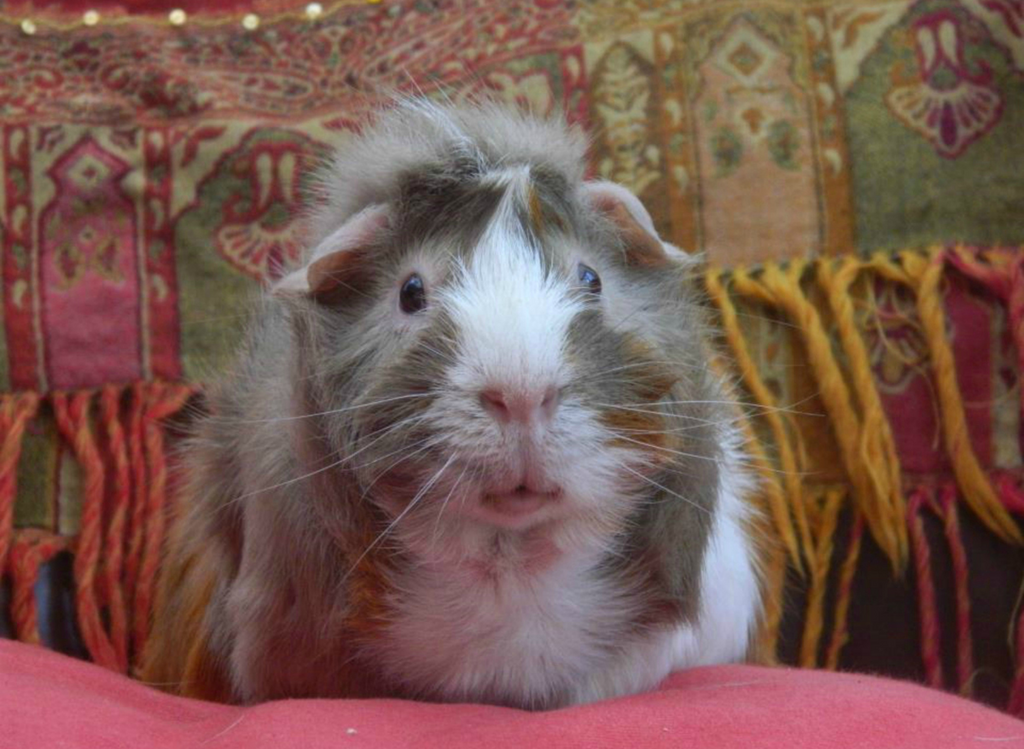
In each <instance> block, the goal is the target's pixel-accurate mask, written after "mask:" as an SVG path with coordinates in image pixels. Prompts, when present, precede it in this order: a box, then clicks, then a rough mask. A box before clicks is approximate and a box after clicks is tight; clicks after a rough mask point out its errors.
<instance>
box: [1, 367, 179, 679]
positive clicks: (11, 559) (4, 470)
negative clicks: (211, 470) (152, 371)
mask: <svg viewBox="0 0 1024 749" xmlns="http://www.w3.org/2000/svg"><path fill="white" fill-rule="evenodd" d="M193 392H194V388H193V387H190V386H186V385H180V384H169V383H162V382H149V383H138V384H135V385H130V386H127V387H120V386H113V385H111V386H107V387H105V388H103V389H101V390H99V391H80V392H76V393H53V394H51V395H49V396H46V397H45V398H41V397H40V396H37V395H34V394H31V393H17V394H10V395H5V396H0V561H2V562H3V564H2V566H0V569H2V570H4V571H6V572H8V573H9V574H10V578H11V584H12V600H11V619H12V621H13V623H14V628H15V633H16V634H17V636H18V637H19V639H23V640H25V641H27V642H39V631H38V624H37V613H36V601H35V591H34V586H35V584H36V581H37V580H38V577H39V568H40V565H42V564H45V563H46V562H47V561H49V560H50V559H52V558H53V556H54V555H56V554H57V553H58V552H60V551H62V550H65V549H67V550H70V551H73V552H74V577H75V609H76V615H77V618H78V627H79V631H80V633H81V636H82V640H83V642H84V644H85V646H86V649H87V650H88V652H89V655H90V657H91V658H92V659H93V660H94V661H95V662H96V663H98V664H100V665H102V666H104V667H106V668H109V669H111V670H114V671H119V672H122V673H124V672H127V671H128V670H129V665H130V663H131V662H132V661H133V660H134V659H137V658H138V657H139V656H140V654H141V652H142V646H143V645H144V643H145V635H146V632H147V631H148V623H149V616H150V608H151V602H152V598H153V590H152V589H153V583H154V578H155V576H156V569H157V566H158V562H159V558H160V550H161V546H162V544H163V537H164V530H165V527H164V526H165V517H166V506H167V501H168V498H167V456H166V445H165V442H166V441H165V438H164V426H163V422H164V421H165V420H166V419H167V418H168V417H170V416H172V415H173V414H175V413H177V412H178V411H179V410H181V408H182V407H183V406H184V405H185V402H186V401H187V400H188V398H189V397H190V396H191V394H192V393H193ZM44 401H45V402H49V404H50V405H51V406H52V408H53V418H54V421H55V422H56V424H57V429H58V433H59V434H60V436H61V438H62V439H63V440H65V441H66V442H67V443H68V444H69V445H70V447H71V451H72V453H73V455H74V457H75V459H76V461H77V462H78V464H79V465H80V466H81V469H82V477H83V486H82V499H81V501H82V512H81V520H80V527H79V532H78V535H77V536H76V537H75V538H74V539H70V538H65V537H62V536H59V535H56V534H55V533H53V532H52V530H44V529H21V530H16V531H15V530H14V529H13V510H14V501H15V498H16V496H17V490H16V473H17V464H18V460H19V458H20V453H21V447H22V443H23V441H24V432H25V428H26V424H27V422H28V420H29V419H30V418H32V417H33V416H35V415H36V413H37V412H38V411H39V408H40V404H41V403H43V402H44Z"/></svg>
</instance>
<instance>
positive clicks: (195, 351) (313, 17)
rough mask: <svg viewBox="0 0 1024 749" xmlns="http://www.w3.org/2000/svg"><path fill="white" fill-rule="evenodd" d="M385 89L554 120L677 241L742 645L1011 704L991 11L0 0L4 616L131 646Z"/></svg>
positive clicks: (682, 2) (24, 631)
mask: <svg viewBox="0 0 1024 749" xmlns="http://www.w3.org/2000/svg"><path fill="white" fill-rule="evenodd" d="M396 94H398V95H401V94H422V95H426V96H430V97H438V98H451V99H454V100H456V101H459V100H465V99H469V98H473V97H477V96H480V95H483V94H486V95H491V96H497V97H499V98H502V99H505V100H508V101H515V102H518V103H520V104H522V105H524V106H529V107H532V108H533V109H534V110H536V111H538V112H542V113H548V112H552V111H555V110H561V111H563V112H565V114H566V116H567V117H568V118H569V119H570V120H571V121H572V122H574V123H577V124H578V125H579V126H581V127H582V128H584V129H585V130H586V131H587V133H588V134H589V136H590V139H591V142H592V148H591V153H590V159H591V160H590V165H589V172H590V174H591V175H592V176H594V177H601V178H605V179H610V180H614V181H616V182H620V183H621V184H623V185H626V186H627V187H629V188H631V189H632V190H633V191H634V192H635V193H636V194H637V195H638V196H640V198H641V199H642V200H643V202H644V203H645V205H646V206H647V207H648V208H649V210H650V211H651V213H652V215H653V217H654V219H655V223H656V225H657V227H658V229H659V231H660V232H661V233H662V236H664V237H665V238H666V239H668V240H670V241H672V242H674V243H676V244H677V245H679V246H681V247H683V248H685V249H686V250H688V251H692V252H699V253H703V255H704V257H705V258H706V261H707V271H706V273H705V274H704V278H703V283H704V288H705V291H706V294H707V301H708V305H709V306H710V307H711V308H712V309H713V310H714V311H715V313H716V315H717V316H718V317H719V319H720V321H721V322H722V331H723V337H722V341H721V344H722V349H723V352H724V357H723V366H725V367H727V368H729V369H730V370H731V371H732V373H733V374H734V375H735V376H736V378H737V381H738V382H739V383H740V385H741V388H742V391H743V396H744V398H745V400H746V401H747V402H748V404H749V408H748V417H749V430H750V432H751V434H752V435H756V436H757V437H758V438H759V440H758V442H759V444H761V445H762V446H763V447H762V449H761V452H762V453H763V454H762V455H759V456H757V457H758V464H759V466H760V471H761V473H762V476H763V478H764V487H765V489H764V492H763V496H762V497H761V500H760V501H761V502H762V503H763V510H764V513H763V514H764V516H765V518H766V527H765V533H766V535H768V536H770V537H771V538H773V539H775V540H776V541H777V543H776V545H775V547H773V548H775V549H776V551H775V553H774V555H773V557H772V560H771V563H770V565H769V575H768V577H769V580H768V581H767V582H766V584H767V585H768V586H769V588H770V590H771V595H770V596H769V606H768V610H767V611H766V616H765V623H764V626H763V627H762V631H761V632H760V634H759V644H760V646H761V647H760V654H761V657H762V658H763V659H767V660H771V659H778V660H781V661H783V662H787V663H796V664H800V665H803V666H807V667H828V668H848V669H858V670H870V671H875V672H881V673H889V674H893V675H897V676H904V677H907V678H913V679H917V680H920V681H924V682H926V683H929V684H931V685H933V686H936V687H940V688H947V689H954V690H957V691H959V692H961V693H963V694H965V695H969V696H974V697H976V698H978V699H982V700H985V701H988V702H991V703H994V704H997V705H999V706H1001V707H1008V708H1009V709H1011V710H1012V711H1014V712H1016V713H1017V714H1019V715H1024V618H1022V617H1021V615H1020V611H1019V608H1020V606H1019V604H1020V598H1021V596H1020V593H1021V590H1022V587H1021V585H1022V581H1024V555H1022V553H1021V548H1020V544H1021V541H1022V532H1021V526H1020V516H1021V513H1022V512H1024V488H1022V485H1024V472H1022V469H1021V463H1022V452H1021V451H1022V436H1024V434H1022V421H1021V414H1022V406H1021V404H1022V402H1024V401H1022V393H1021V387H1020V380H1019V376H1020V372H1021V371H1022V367H1021V361H1022V357H1024V353H1022V352H1024V259H1022V254H1024V253H1022V252H1021V249H1020V248H1021V246H1022V245H1024V6H1022V5H1021V3H1020V2H1018V1H1017V0H849V1H848V2H840V1H834V0H833V1H831V2H830V1H827V0H820V1H815V0H744V1H742V2H733V1H731V0H730V1H728V2H719V1H717V0H668V1H666V2H655V0H625V1H620V0H576V1H575V2H569V1H564V0H514V1H511V2H501V3H498V2H488V1H486V0H461V1H460V2H455V1H454V0H417V1H413V0H383V1H382V2H376V3H362V2H323V3H317V2H313V3H302V2H299V3H288V2H282V1H281V0H263V1H260V2H243V1H242V0H239V1H238V2H229V3H222V4H218V6H217V8H216V9H212V8H209V7H207V4H205V3H202V2H183V3H177V4H174V5H169V4H167V3H161V2H157V1H156V0H146V2H139V3H130V2H129V3H121V4H117V3H114V2H97V3H83V2H81V0H67V2H65V3H62V4H59V5H56V6H52V7H51V6H48V7H41V6H40V4H39V3H35V4H33V3H32V2H24V1H22V0H18V1H16V2H10V1H8V2H6V3H4V2H2V1H0V248H2V255H0V257H2V283H0V289H2V292H0V297H2V298H0V310H2V320H3V324H2V326H0V390H2V391H3V392H4V393H5V395H3V397H2V398H0V571H3V573H4V582H3V584H2V585H0V610H4V611H6V612H7V613H6V614H5V615H2V616H0V632H3V631H6V632H7V633H8V634H9V635H11V636H17V637H19V638H20V639H24V640H28V641H37V642H38V641H41V642H44V643H45V644H48V645H51V646H53V647H59V648H61V649H64V650H66V651H68V652H76V653H79V654H81V655H83V656H86V657H90V658H92V659H93V660H96V661H97V662H100V663H102V664H104V665H107V666H109V667H111V668H114V669H117V670H121V671H129V672H130V671H131V670H132V668H133V667H134V664H136V663H137V662H138V658H139V654H140V653H141V651H142V648H143V647H144V644H145V638H146V633H147V631H148V626H149V621H148V617H149V615H150V606H151V603H152V587H153V582H154V580H155V578H156V575H157V574H158V568H159V558H160V547H161V543H162V542H163V538H164V532H165V530H166V525H167V521H168V511H169V509H170V508H171V507H172V506H173V501H174V483H175V473H174V466H173V462H174V461H173V450H172V447H173V443H174V441H175V440H176V439H177V437H178V436H180V434H181V433H182V430H183V429H184V428H185V427H186V425H187V421H188V418H189V414H190V413H191V412H192V411H193V410H194V409H197V408H201V407H202V386H203V383H204V382H206V381H208V380H209V379H210V378H211V377H214V376H215V375H216V374H217V372H219V371H221V370H222V369H223V368H224V367H225V366H227V365H228V363H229V361H230V354H231V351H232V348H233V346H234V344H235V342H236V341H237V340H238V336H239V331H240V330H241V326H242V325H243V323H244V320H245V317H246V311H247V309H249V307H250V306H251V304H252V302H253V300H254V299H255V298H256V295H257V294H258V292H259V289H260V288H261V286H262V285H264V284H266V283H267V282H268V281H270V280H272V279H274V278H276V277H277V276H278V275H279V274H280V273H281V272H282V269H283V268H285V267H286V266H288V264H290V263H291V262H293V261H294V260H295V259H296V258H298V257H299V254H300V253H301V251H302V248H303V246H304V237H303V234H302V219H301V216H302V209H303V207H304V206H305V205H306V204H307V201H308V200H309V196H308V185H309V179H310V176H311V174H312V173H313V172H314V171H315V169H316V168H317V166H318V165H319V164H320V163H322V161H323V159H324V158H325V156H326V155H327V154H329V153H330V150H331V149H332V148H333V147H335V146H337V145H338V144H341V143H344V142H345V141H346V139H348V138H350V137H351V136H352V134H353V133H354V132H356V131H357V130H358V129H359V127H360V126H361V124H362V123H363V122H365V120H366V118H367V117H369V116H371V115H372V113H373V111H374V110H375V109H376V108H377V107H379V106H383V105H387V103H388V102H389V101H391V100H392V97H393V96H394V95H396Z"/></svg>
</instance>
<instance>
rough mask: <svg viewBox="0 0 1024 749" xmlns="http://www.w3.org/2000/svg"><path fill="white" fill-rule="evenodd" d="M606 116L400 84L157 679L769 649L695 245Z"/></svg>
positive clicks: (343, 154) (618, 679)
mask: <svg viewBox="0 0 1024 749" xmlns="http://www.w3.org/2000/svg"><path fill="white" fill-rule="evenodd" d="M585 156H586V141H585V138H584V136H583V135H582V134H581V133H580V132H579V131H578V130H577V129H574V128H571V127H569V126H567V125H566V124H565V123H564V122H563V121H562V120H560V119H557V118H539V117H535V116H531V115H528V114H526V113H523V112H520V111H519V110H516V109H511V108H505V107H503V106H501V105H498V104H494V103H484V104H475V105H465V106H456V105H450V104H443V105H442V104H435V103H431V102H429V101H427V100H424V99H413V100H406V101H402V102H399V103H398V104H397V105H394V106H392V107H390V108H389V109H386V110H385V111H382V112H381V113H380V115H379V116H378V118H377V121H376V123H375V124H373V125H371V126H369V127H367V129H366V130H364V131H363V132H361V133H360V134H358V135H355V136H353V138H352V139H351V141H350V142H348V143H347V144H346V145H345V146H344V148H342V149H341V150H340V152H339V153H337V155H336V157H335V159H334V161H333V163H332V165H331V166H330V168H329V169H328V170H327V171H326V173H325V176H324V177H323V178H322V180H321V182H320V189H319V193H320V197H321V200H320V201H319V203H318V206H319V207H317V208H316V209H314V210H313V211H312V212H311V214H310V216H309V219H308V223H309V227H310V228H309V235H310V237H311V241H310V249H309V252H308V254H307V256H306V257H305V258H304V262H303V263H302V265H301V267H298V268H296V269H294V270H291V271H290V272H288V273H287V274H285V275H283V277H281V278H280V280H278V281H277V282H276V283H274V284H273V285H272V286H271V287H270V288H269V289H268V290H267V293H266V294H265V295H264V298H263V300H262V302H261V303H260V305H259V308H258V310H257V311H256V312H255V314H254V319H253V320H252V323H251V325H250V327H249V329H248V333H247V335H246V338H245V340H244V343H243V345H242V346H241V349H240V353H239V355H238V359H237V364H236V366H234V368H233V369H231V370H230V372H229V373H228V374H226V375H225V376H224V377H223V378H222V379H220V381H218V382H216V383H212V384H211V385H210V388H209V392H208V398H207V400H208V409H207V410H206V411H207V413H206V415H205V416H203V417H202V418H200V419H199V420H198V423H197V425H196V434H195V435H194V438H193V439H191V441H190V442H189V444H188V447H187V449H186V452H185V455H184V459H183V460H184V475H185V477H186V480H185V482H184V486H183V488H182V490H181V496H180V497H179V499H178V505H177V507H178V511H179V516H178V517H177V519H176V520H175V524H174V527H173V531H172V534H171V537H170V539H169V541H168V548H167V552H166V556H165V559H164V563H163V571H162V573H161V582H160V589H159V591H158V602H157V612H156V615H155V620H154V628H153V632H152V633H151V635H150V639H149V643H148V647H147V652H146V656H145V668H144V673H143V677H144V678H145V679H147V680H149V681H151V682H154V683H159V684H164V685H170V686H171V687H172V688H173V689H175V690H176V691H178V692H180V693H183V694H187V695H192V696H198V697H206V698H211V699H220V700H225V701H233V702H241V703H252V702H258V701H262V700H269V699H275V698H285V697H373V696H389V697H400V698H411V699H422V700H430V701H458V702H480V703H492V704H497V705H506V706H514V707H519V708H526V709H548V708H555V707H561V706H567V705H572V704H578V703H584V702H588V701H595V700H600V699H605V698H610V697H614V696H619V695H626V694H631V693H636V692H640V691H643V690H648V689H651V688H653V687H655V686H656V685H657V684H658V683H659V682H660V681H661V680H662V679H663V678H664V677H665V676H667V675H668V674H669V673H670V672H671V671H673V670H676V669H682V668H686V667H690V666H696V665H702V664H714V663H721V662H728V661H736V660H740V659H743V658H744V657H745V654H746V652H747V649H748V643H749V640H750V638H751V632H752V629H753V626H754V624H755V622H756V620H757V618H758V616H759V610H760V606H759V585H758V579H757V575H756V559H755V552H754V549H755V544H754V541H753V536H752V533H751V521H750V519H751V512H752V510H751V495H752V492H753V491H754V489H755V485H754V481H753V479H752V477H751V476H750V474H749V473H748V471H747V470H746V466H747V462H748V461H747V460H746V458H745V455H744V444H743V439H742V438H741V435H740V433H739V431H738V429H737V426H736V422H737V418H736V414H737V409H736V405H735V402H734V401H733V400H732V397H731V396H730V394H729V392H728V389H727V388H726V386H725V385H724V384H723V382H722V379H721V376H720V375H716V373H715V370H714V368H713V367H712V366H711V364H712V361H713V358H714V352H713V349H712V347H711V344H710V339H711V332H712V331H711V328H710V327H709V322H708V320H707V319H706V316H705V314H704V311H703V307H702V304H701V302H700V298H699V296H698V294H697V292H696V284H695V283H694V279H695V276H696V272H695V271H696V268H697V264H696V260H694V258H693V257H691V256H689V255H686V254H684V253H682V252H680V251H679V250H677V249H676V248H675V247H673V246H671V245H669V244H667V243H666V242H663V241H662V240H661V239H659V237H658V234H657V232H656V230H655V227H654V224H653V222H652V220H651V217H650V216H649V215H648V213H647V211H646V210H645V209H644V207H643V205H642V204H641V203H640V201H639V200H638V199H637V198H636V197H635V196H634V195H633V194H631V193H630V192H629V191H627V190H626V189H625V188H623V187H620V186H617V185H615V184H611V183H608V182H601V181H586V180H585V179H584V165H585Z"/></svg>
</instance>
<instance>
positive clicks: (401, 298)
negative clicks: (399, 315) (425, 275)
mask: <svg viewBox="0 0 1024 749" xmlns="http://www.w3.org/2000/svg"><path fill="white" fill-rule="evenodd" d="M398 305H399V306H400V307H401V308H402V312H404V313H405V314H407V315H411V314H414V313H416V312H419V311H420V310H421V309H423V308H424V307H426V306H427V290H426V289H425V288H424V286H423V279H422V278H420V277H419V275H417V274H416V273H413V274H412V275H411V276H409V277H408V278H407V279H405V283H403V284H402V291H401V293H400V294H399V295H398Z"/></svg>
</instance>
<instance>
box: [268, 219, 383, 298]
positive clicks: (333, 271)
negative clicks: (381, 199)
mask: <svg viewBox="0 0 1024 749" xmlns="http://www.w3.org/2000/svg"><path fill="white" fill-rule="evenodd" d="M389 223H390V214H389V212H388V209H387V206H384V205H371V206H369V207H368V208H364V209H363V210H362V211H360V212H359V213H357V214H356V215H355V216H353V217H352V218H350V219H349V220H348V221H346V222H345V223H344V224H342V225H341V226H340V227H339V228H338V229H337V230H335V231H334V232H333V233H331V234H329V235H328V236H327V238H326V239H324V240H323V241H322V242H321V243H320V244H319V245H318V246H317V247H316V249H315V250H313V253H312V255H311V256H310V258H309V262H308V263H306V265H304V266H302V267H301V268H299V269H298V270H295V271H292V272H291V273H289V274H288V275H286V276H284V277H283V278H281V279H279V280H278V281H277V282H276V283H275V284H274V285H273V286H271V288H270V293H271V294H273V295H274V296H282V297H288V296H308V297H313V298H320V297H323V296H324V295H326V294H328V293H330V292H332V291H334V290H335V289H338V288H339V287H342V286H344V285H346V284H348V283H349V282H350V281H351V280H352V276H353V274H354V273H355V271H356V270H357V268H358V266H359V255H360V251H361V250H363V249H364V248H366V247H367V246H368V245H371V244H373V243H374V242H375V241H376V240H377V238H378V237H379V235H380V233H381V232H382V231H384V230H385V229H386V228H387V226H388V224H389Z"/></svg>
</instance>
